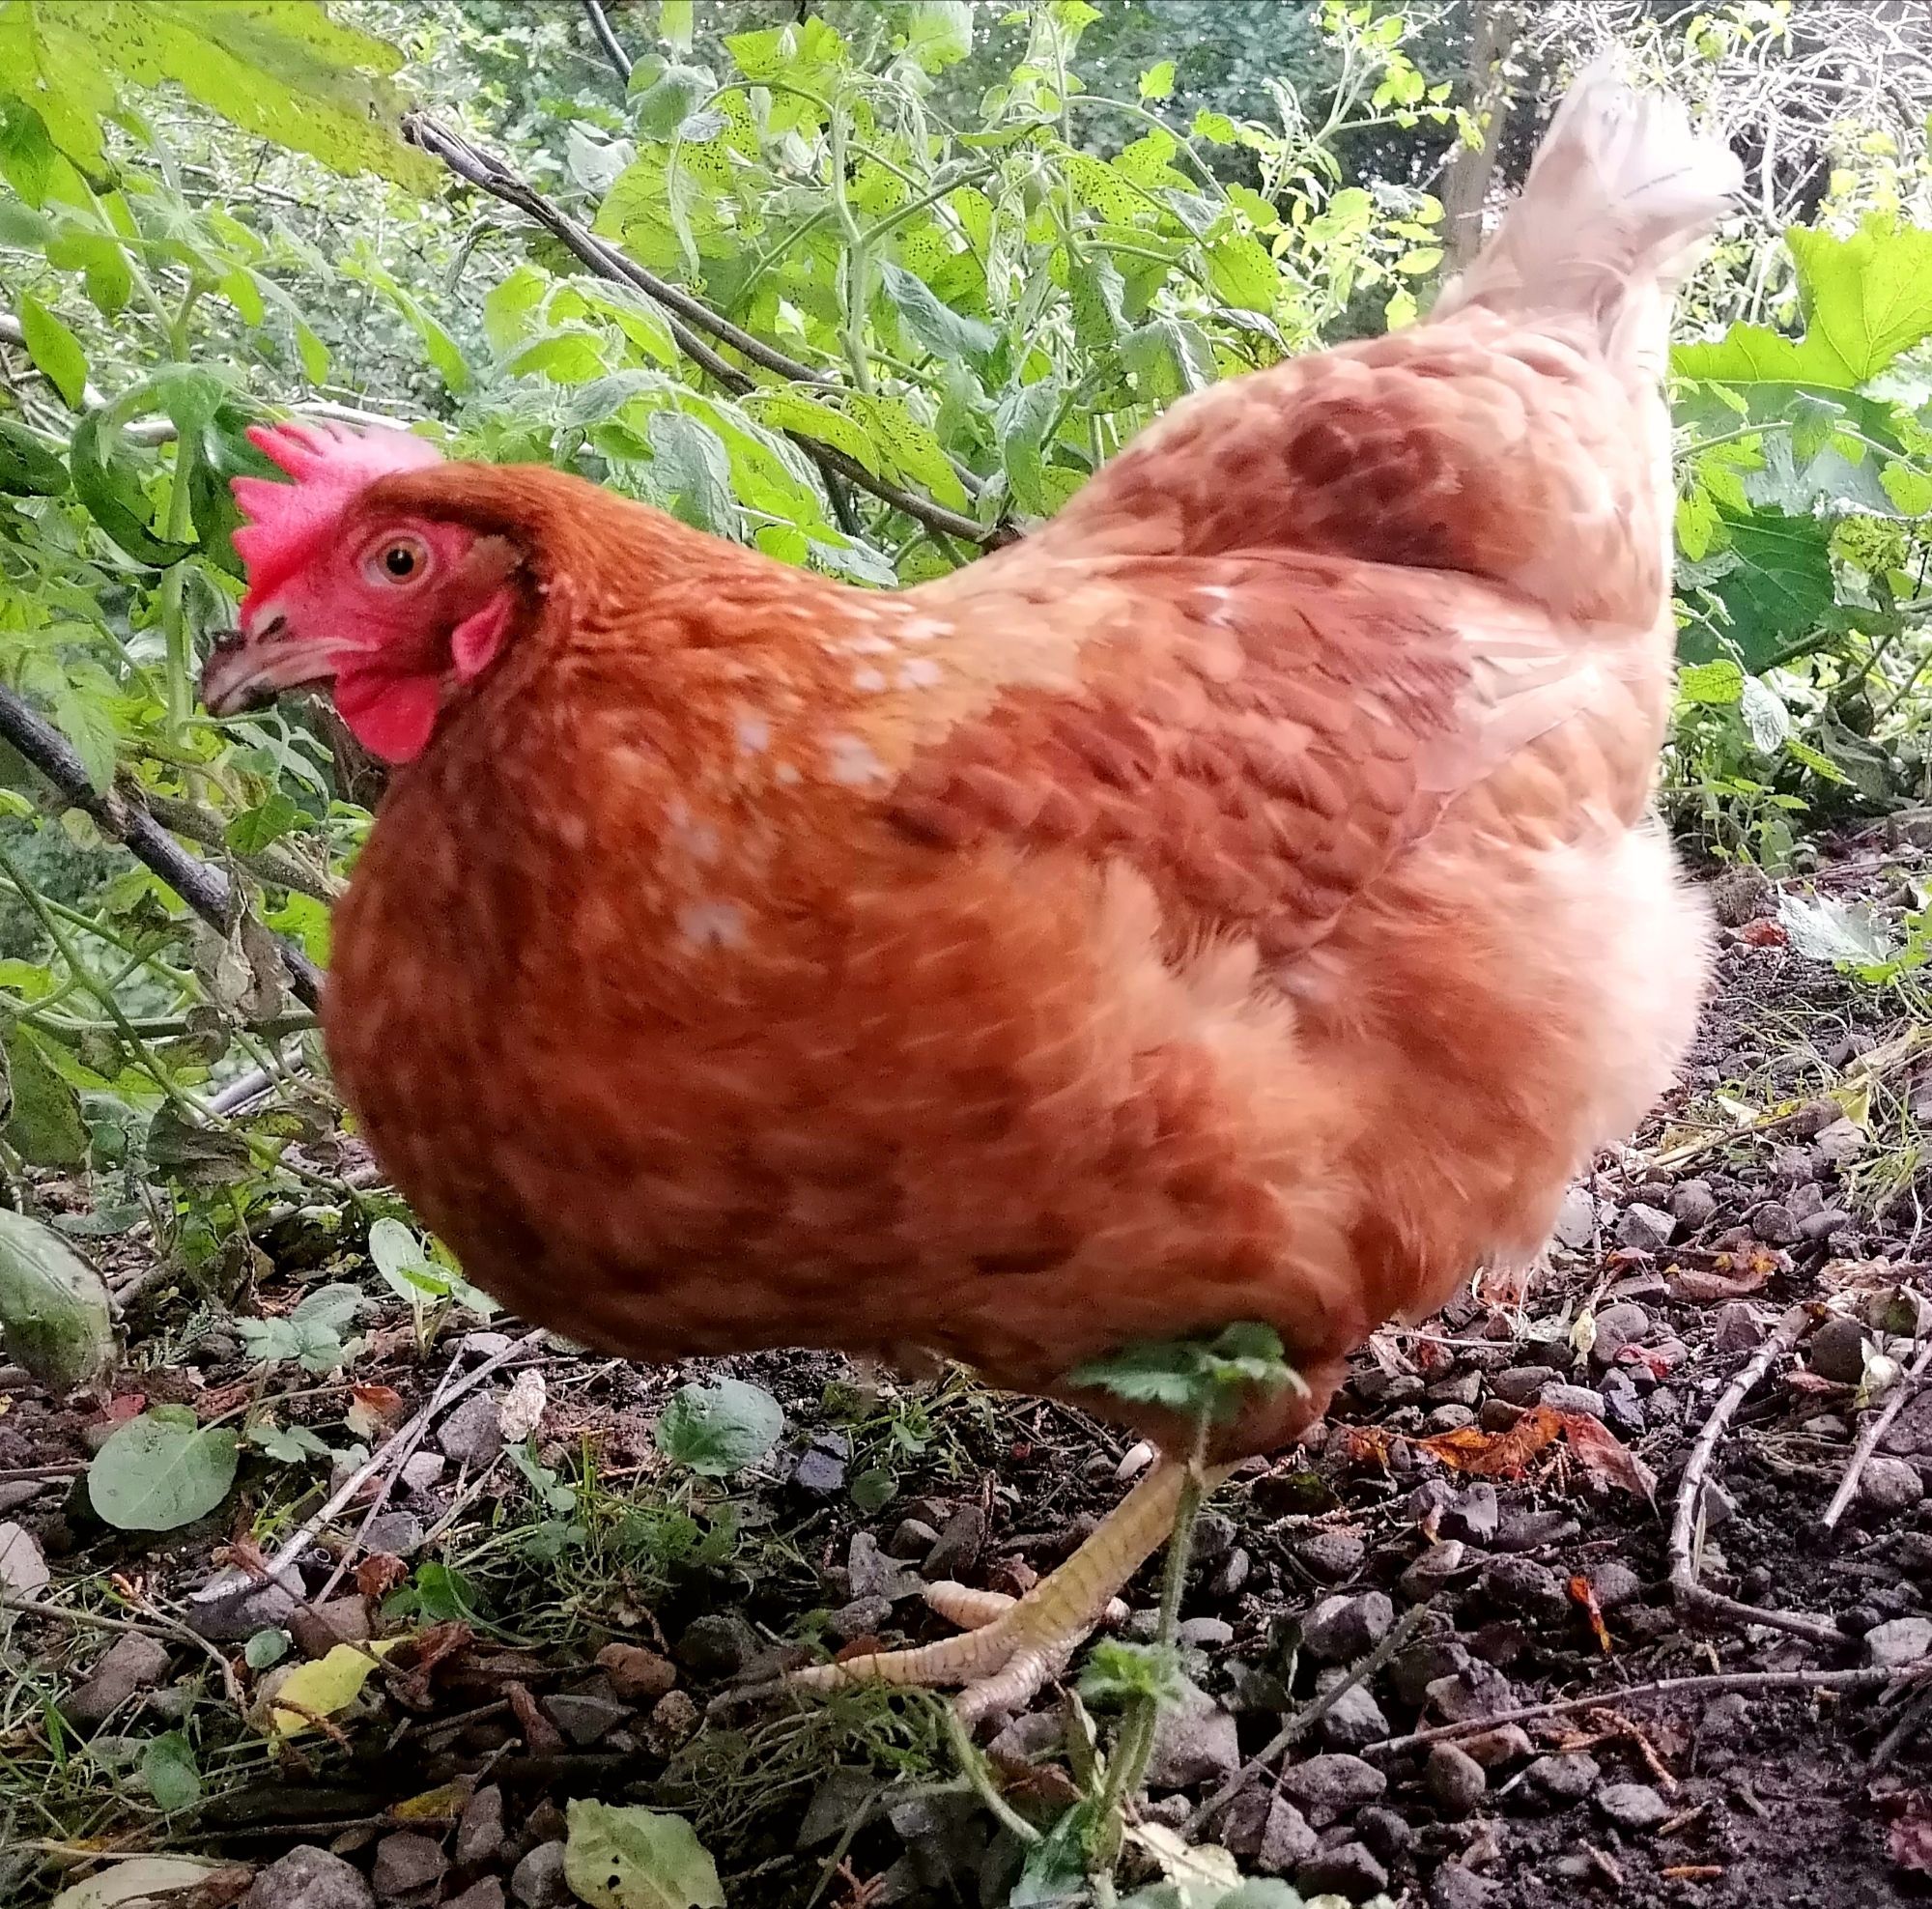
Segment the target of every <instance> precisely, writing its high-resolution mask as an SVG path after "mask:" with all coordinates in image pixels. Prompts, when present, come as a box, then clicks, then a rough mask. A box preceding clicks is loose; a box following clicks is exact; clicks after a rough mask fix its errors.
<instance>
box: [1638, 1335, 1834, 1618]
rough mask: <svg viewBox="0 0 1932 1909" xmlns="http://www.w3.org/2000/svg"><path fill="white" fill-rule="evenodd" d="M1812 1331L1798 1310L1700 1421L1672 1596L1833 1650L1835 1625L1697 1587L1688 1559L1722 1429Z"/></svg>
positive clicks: (1679, 1523)
mask: <svg viewBox="0 0 1932 1909" xmlns="http://www.w3.org/2000/svg"><path fill="white" fill-rule="evenodd" d="M1812 1325H1813V1320H1812V1317H1811V1315H1810V1313H1808V1312H1806V1311H1803V1310H1797V1311H1793V1312H1791V1313H1789V1314H1787V1315H1786V1316H1785V1318H1784V1319H1783V1320H1782V1321H1780V1322H1779V1324H1778V1325H1777V1328H1776V1330H1775V1331H1774V1332H1773V1333H1772V1335H1771V1336H1770V1338H1768V1339H1767V1340H1766V1341H1765V1342H1764V1344H1763V1345H1762V1346H1760V1347H1759V1348H1758V1349H1757V1351H1756V1352H1755V1353H1752V1354H1751V1356H1750V1358H1749V1359H1748V1360H1747V1362H1746V1364H1745V1365H1744V1366H1743V1367H1742V1368H1741V1369H1740V1371H1739V1372H1738V1375H1737V1377H1736V1378H1734V1379H1733V1380H1732V1381H1731V1382H1730V1384H1729V1385H1728V1386H1726V1387H1725V1389H1724V1392H1723V1395H1722V1397H1720V1398H1719V1401H1718V1403H1717V1404H1716V1405H1715V1406H1713V1407H1712V1409H1711V1415H1710V1417H1709V1418H1707V1419H1706V1420H1705V1421H1704V1429H1703V1430H1702V1431H1701V1432H1699V1433H1698V1434H1697V1441H1696V1443H1695V1444H1693V1445H1692V1446H1691V1447H1690V1460H1689V1462H1688V1463H1687V1464H1686V1465H1685V1467H1684V1476H1683V1479H1682V1480H1681V1482H1680V1483H1679V1485H1678V1487H1677V1514H1676V1516H1675V1518H1673V1519H1672V1521H1671V1524H1670V1590H1671V1594H1672V1596H1673V1597H1674V1598H1675V1599H1676V1601H1677V1605H1678V1608H1679V1609H1680V1610H1701V1611H1704V1612H1706V1613H1707V1614H1708V1615H1710V1616H1713V1617H1725V1618H1729V1619H1730V1620H1731V1622H1733V1623H1736V1624H1762V1625H1765V1626H1767V1627H1768V1628H1770V1629H1772V1630H1775V1631H1783V1632H1786V1633H1787V1634H1788V1635H1790V1636H1791V1637H1794V1638H1804V1639H1805V1641H1806V1642H1807V1643H1814V1644H1818V1645H1820V1646H1822V1647H1824V1648H1826V1649H1830V1650H1837V1649H1842V1648H1843V1647H1844V1645H1845V1643H1846V1642H1847V1641H1848V1639H1847V1638H1846V1637H1845V1634H1844V1633H1843V1632H1842V1631H1840V1630H1839V1629H1838V1627H1837V1626H1836V1625H1835V1624H1830V1623H1827V1622H1825V1621H1824V1620H1822V1619H1820V1618H1813V1617H1801V1616H1798V1615H1797V1614H1796V1613H1794V1612H1791V1611H1786V1610H1767V1609H1765V1608H1764V1607H1763V1606H1761V1605H1754V1604H1741V1603H1740V1602H1739V1601H1738V1600H1737V1599H1736V1598H1727V1597H1724V1596H1722V1595H1720V1594H1719V1592H1717V1591H1713V1590H1710V1589H1707V1588H1706V1587H1705V1586H1704V1585H1703V1584H1700V1583H1699V1582H1698V1581H1697V1560H1696V1557H1695V1556H1694V1555H1693V1553H1692V1544H1693V1541H1694V1537H1695V1533H1696V1529H1697V1524H1698V1518H1697V1514H1698V1512H1699V1510H1700V1509H1701V1507H1702V1504H1703V1498H1704V1488H1705V1483H1706V1478H1705V1474H1706V1473H1707V1472H1708V1471H1709V1470H1710V1468H1711V1460H1712V1457H1713V1455H1714V1454H1715V1453H1716V1452H1717V1449H1718V1444H1719V1440H1720V1439H1722V1438H1723V1436H1724V1429H1725V1427H1726V1426H1728V1425H1729V1424H1730V1422H1731V1419H1732V1416H1733V1415H1734V1414H1735V1413H1736V1411H1737V1409H1738V1408H1739V1406H1741V1405H1743V1404H1744V1402H1745V1398H1746V1396H1747V1394H1748V1393H1749V1391H1750V1390H1751V1388H1752V1386H1754V1385H1755V1384H1756V1383H1757V1382H1758V1381H1759V1380H1760V1379H1762V1378H1763V1377H1764V1376H1765V1374H1766V1373H1767V1372H1769V1371H1770V1370H1771V1368H1772V1367H1773V1365H1775V1364H1776V1362H1777V1360H1778V1359H1780V1358H1781V1357H1783V1355H1784V1354H1785V1353H1788V1352H1791V1351H1793V1350H1794V1349H1795V1348H1796V1347H1797V1345H1798V1342H1799V1340H1801V1339H1802V1338H1804V1335H1805V1334H1806V1333H1807V1332H1809V1331H1810V1330H1811V1327H1812Z"/></svg>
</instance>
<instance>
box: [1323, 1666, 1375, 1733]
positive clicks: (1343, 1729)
mask: <svg viewBox="0 0 1932 1909" xmlns="http://www.w3.org/2000/svg"><path fill="white" fill-rule="evenodd" d="M1335 1675H1336V1676H1338V1677H1340V1676H1347V1675H1348V1672H1347V1671H1345V1670H1343V1669H1341V1668H1340V1667H1337V1669H1336V1671H1335ZM1318 1727H1319V1729H1320V1731H1321V1745H1322V1748H1323V1749H1324V1750H1365V1749H1366V1748H1367V1747H1368V1746H1369V1745H1370V1744H1372V1743H1380V1742H1381V1741H1382V1739H1383V1738H1384V1737H1386V1736H1388V1735H1389V1734H1390V1732H1389V1722H1388V1719H1387V1718H1386V1717H1384V1716H1383V1715H1382V1707H1381V1705H1380V1704H1378V1702H1377V1701H1376V1700H1375V1697H1374V1696H1373V1695H1371V1694H1370V1693H1369V1691H1368V1689H1367V1688H1366V1687H1365V1686H1364V1685H1361V1684H1357V1685H1355V1686H1354V1687H1353V1688H1352V1689H1351V1690H1347V1691H1344V1692H1343V1693H1342V1695H1340V1696H1339V1697H1337V1698H1336V1699H1335V1701H1334V1703H1333V1705H1332V1706H1331V1707H1330V1708H1329V1710H1328V1712H1327V1714H1326V1715H1325V1716H1324V1717H1323V1718H1322V1719H1321V1724H1320V1725H1319V1726H1318Z"/></svg>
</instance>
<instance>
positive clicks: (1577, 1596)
mask: <svg viewBox="0 0 1932 1909" xmlns="http://www.w3.org/2000/svg"><path fill="white" fill-rule="evenodd" d="M1570 1599H1571V1602H1572V1603H1573V1604H1576V1605H1577V1606H1579V1607H1580V1608H1581V1610H1582V1612H1583V1615H1584V1616H1585V1617H1587V1618H1588V1619H1589V1620H1590V1630H1591V1633H1592V1635H1594V1637H1595V1638H1596V1639H1597V1642H1598V1644H1599V1645H1600V1646H1601V1648H1602V1650H1603V1653H1604V1655H1605V1657H1607V1656H1609V1654H1610V1627H1609V1626H1608V1625H1607V1624H1605V1622H1604V1607H1603V1606H1602V1605H1600V1604H1599V1603H1598V1602H1597V1590H1596V1586H1595V1585H1594V1584H1592V1583H1591V1582H1590V1581H1589V1579H1587V1578H1585V1577H1584V1576H1583V1575H1582V1574H1581V1573H1580V1572H1579V1573H1577V1576H1576V1577H1574V1578H1572V1579H1571V1580H1570Z"/></svg>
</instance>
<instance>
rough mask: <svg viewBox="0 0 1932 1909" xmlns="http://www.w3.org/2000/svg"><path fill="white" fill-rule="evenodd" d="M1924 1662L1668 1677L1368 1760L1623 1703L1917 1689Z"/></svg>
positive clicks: (1500, 1714) (1467, 1724)
mask: <svg viewBox="0 0 1932 1909" xmlns="http://www.w3.org/2000/svg"><path fill="white" fill-rule="evenodd" d="M1928 1674H1932V1673H1928V1670H1927V1667H1926V1666H1925V1664H1924V1663H1923V1662H1919V1663H1914V1664H1905V1665H1901V1666H1899V1667H1897V1668H1895V1669H1889V1670H1881V1669H1876V1668H1870V1669H1863V1670H1727V1671H1718V1672H1715V1673H1713V1674H1712V1675H1710V1676H1706V1677H1663V1678H1660V1679H1659V1680H1658V1681H1657V1682H1656V1683H1654V1684H1631V1685H1629V1686H1627V1687H1626V1688H1624V1689H1622V1690H1607V1691H1596V1692H1593V1693H1592V1694H1591V1695H1588V1696H1566V1697H1557V1698H1554V1699H1552V1700H1551V1701H1550V1702H1548V1703H1526V1704H1524V1705H1522V1706H1521V1707H1520V1709H1516V1710H1499V1711H1497V1712H1496V1714H1495V1715H1494V1716H1492V1717H1465V1718H1464V1719H1463V1721H1462V1722H1461V1723H1460V1724H1436V1725H1435V1727H1434V1728H1432V1729H1427V1730H1411V1731H1410V1732H1409V1733H1408V1735H1406V1736H1405V1737H1384V1738H1383V1739H1382V1740H1381V1742H1380V1743H1372V1744H1370V1745H1369V1747H1368V1748H1367V1749H1366V1750H1364V1751H1363V1752H1361V1753H1362V1754H1363V1755H1364V1756H1395V1755H1398V1754H1400V1753H1401V1752H1404V1751H1408V1750H1422V1749H1426V1748H1427V1747H1428V1746H1429V1745H1430V1744H1433V1743H1449V1742H1452V1741H1453V1740H1454V1739H1455V1738H1457V1737H1477V1736H1481V1735H1482V1734H1483V1733H1484V1732H1485V1731H1486V1730H1499V1729H1501V1728H1502V1727H1503V1726H1504V1725H1505V1724H1534V1723H1539V1722H1541V1721H1542V1720H1543V1719H1544V1718H1546V1717H1567V1716H1570V1715H1571V1714H1572V1713H1574V1712H1576V1711H1578V1710H1607V1709H1614V1708H1615V1707H1616V1706H1617V1705H1618V1704H1621V1703H1639V1702H1644V1703H1647V1702H1649V1701H1650V1700H1651V1699H1652V1698H1654V1697H1672V1696H1721V1695H1726V1694H1727V1693H1729V1692H1732V1691H1739V1692H1748V1691H1758V1692H1766V1691H1861V1690H1882V1689H1884V1688H1885V1687H1886V1686H1887V1685H1888V1684H1902V1683H1911V1682H1913V1681H1914V1680H1915V1679H1917V1678H1920V1677H1924V1676H1927V1675H1928Z"/></svg>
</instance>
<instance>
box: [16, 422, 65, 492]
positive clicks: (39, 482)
mask: <svg viewBox="0 0 1932 1909" xmlns="http://www.w3.org/2000/svg"><path fill="white" fill-rule="evenodd" d="M67 488H68V474H67V466H66V464H64V463H63V462H62V461H61V459H60V458H58V457H56V456H55V455H54V453H53V452H52V451H50V450H48V449H47V447H46V446H45V445H44V444H43V443H42V442H41V441H40V439H39V438H37V437H36V436H35V435H34V434H33V432H31V431H30V430H28V429H27V427H26V426H25V425H24V424H21V423H18V422H16V421H15V420H14V418H11V417H0V496H4V497H14V498H57V497H59V496H60V495H61V493H62V492H64V491H65V490H66V489H67Z"/></svg>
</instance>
